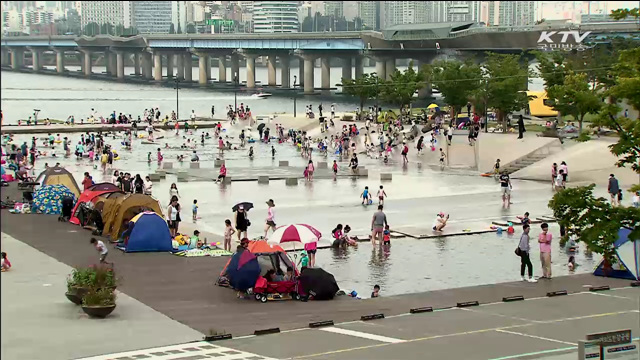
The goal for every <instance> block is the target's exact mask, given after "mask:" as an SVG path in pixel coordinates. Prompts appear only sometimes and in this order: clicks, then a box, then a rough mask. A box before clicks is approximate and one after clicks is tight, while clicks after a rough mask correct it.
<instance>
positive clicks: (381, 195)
mask: <svg viewBox="0 0 640 360" xmlns="http://www.w3.org/2000/svg"><path fill="white" fill-rule="evenodd" d="M386 196H387V193H386V192H385V191H384V188H383V186H382V185H380V189H379V190H378V205H384V198H385V197H386Z"/></svg>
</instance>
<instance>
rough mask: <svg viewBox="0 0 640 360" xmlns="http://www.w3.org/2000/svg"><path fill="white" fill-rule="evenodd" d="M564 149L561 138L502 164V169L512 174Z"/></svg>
mask: <svg viewBox="0 0 640 360" xmlns="http://www.w3.org/2000/svg"><path fill="white" fill-rule="evenodd" d="M562 150H563V146H562V144H561V143H560V141H559V140H555V141H553V142H551V143H549V144H547V145H544V146H542V147H540V148H538V149H536V150H534V151H532V152H530V153H529V154H526V155H524V156H522V157H520V158H518V159H516V160H514V161H512V162H510V163H508V164H506V165H502V166H501V170H503V171H506V172H507V174H509V175H511V174H513V173H514V172H516V171H518V170H521V169H524V168H526V167H527V166H530V165H533V164H535V163H537V162H538V161H540V160H544V159H546V158H547V157H549V156H550V155H553V154H555V153H558V152H560V151H562Z"/></svg>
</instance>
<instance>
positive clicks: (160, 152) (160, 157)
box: [158, 148, 164, 162]
mask: <svg viewBox="0 0 640 360" xmlns="http://www.w3.org/2000/svg"><path fill="white" fill-rule="evenodd" d="M163 159H164V156H162V151H160V148H158V162H162V160H163Z"/></svg>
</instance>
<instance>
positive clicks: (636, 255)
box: [593, 228, 640, 280]
mask: <svg viewBox="0 0 640 360" xmlns="http://www.w3.org/2000/svg"><path fill="white" fill-rule="evenodd" d="M630 233H631V229H626V228H620V230H619V231H618V240H616V242H615V247H616V257H617V259H616V263H615V264H613V265H612V268H613V269H612V270H611V272H610V273H609V274H605V272H604V269H603V266H604V260H603V261H601V262H600V264H599V265H598V266H597V267H596V270H595V271H594V272H593V275H596V276H609V277H614V278H620V279H629V280H640V241H633V240H630V239H629V234H630Z"/></svg>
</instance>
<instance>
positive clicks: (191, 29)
mask: <svg viewBox="0 0 640 360" xmlns="http://www.w3.org/2000/svg"><path fill="white" fill-rule="evenodd" d="M195 33H196V25H195V24H194V23H189V24H187V34H195Z"/></svg>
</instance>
